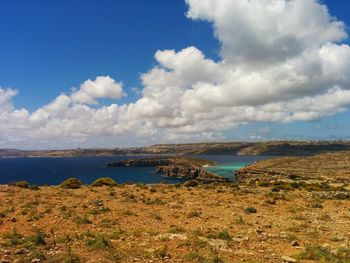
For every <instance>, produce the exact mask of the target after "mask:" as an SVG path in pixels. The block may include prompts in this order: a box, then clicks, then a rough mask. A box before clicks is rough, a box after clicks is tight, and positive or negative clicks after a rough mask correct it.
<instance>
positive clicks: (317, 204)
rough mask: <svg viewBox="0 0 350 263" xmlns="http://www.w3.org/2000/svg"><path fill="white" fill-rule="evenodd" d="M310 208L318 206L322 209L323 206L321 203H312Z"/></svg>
mask: <svg viewBox="0 0 350 263" xmlns="http://www.w3.org/2000/svg"><path fill="white" fill-rule="evenodd" d="M311 207H312V208H319V209H322V208H323V205H322V204H321V203H313V204H312V205H311Z"/></svg>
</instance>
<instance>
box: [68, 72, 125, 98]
mask: <svg viewBox="0 0 350 263" xmlns="http://www.w3.org/2000/svg"><path fill="white" fill-rule="evenodd" d="M122 90H123V84H122V83H121V82H119V83H117V82H116V81H115V80H114V79H112V78H111V77H110V76H100V77H97V78H96V79H95V80H94V81H93V80H90V79H89V80H87V81H85V82H84V83H83V84H81V86H80V89H79V90H78V91H74V93H73V94H72V96H71V97H72V100H73V101H74V102H77V103H83V104H97V100H96V99H100V98H110V99H119V98H121V97H122V96H123V91H122Z"/></svg>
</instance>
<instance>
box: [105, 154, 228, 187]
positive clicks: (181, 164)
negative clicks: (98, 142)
mask: <svg viewBox="0 0 350 263" xmlns="http://www.w3.org/2000/svg"><path fill="white" fill-rule="evenodd" d="M214 164H215V162H213V161H210V160H205V159H195V158H184V157H153V158H141V159H128V160H123V161H118V162H109V163H107V164H106V166H107V167H149V166H154V167H155V171H156V172H157V173H161V174H164V175H165V176H167V177H175V178H183V179H188V180H196V181H202V182H206V183H208V182H225V181H228V179H227V178H225V177H223V176H219V175H216V174H214V173H211V172H208V171H206V170H205V169H204V167H203V166H211V165H214Z"/></svg>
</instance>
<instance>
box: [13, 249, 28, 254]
mask: <svg viewBox="0 0 350 263" xmlns="http://www.w3.org/2000/svg"><path fill="white" fill-rule="evenodd" d="M25 253H26V249H24V248H18V249H16V250H15V254H16V255H22V254H25Z"/></svg>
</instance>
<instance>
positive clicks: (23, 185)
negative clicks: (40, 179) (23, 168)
mask: <svg viewBox="0 0 350 263" xmlns="http://www.w3.org/2000/svg"><path fill="white" fill-rule="evenodd" d="M15 186H17V187H20V188H29V183H28V182H27V181H18V182H16V183H15Z"/></svg>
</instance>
